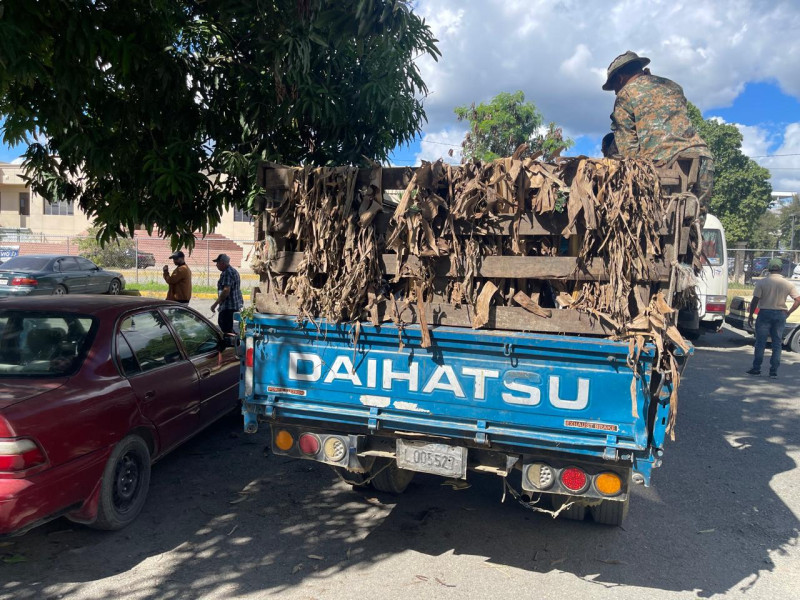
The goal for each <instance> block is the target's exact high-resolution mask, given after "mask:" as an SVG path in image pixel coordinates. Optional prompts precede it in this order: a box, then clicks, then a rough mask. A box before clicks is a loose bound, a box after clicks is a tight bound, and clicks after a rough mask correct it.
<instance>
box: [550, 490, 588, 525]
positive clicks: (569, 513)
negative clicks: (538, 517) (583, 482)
mask: <svg viewBox="0 0 800 600" xmlns="http://www.w3.org/2000/svg"><path fill="white" fill-rule="evenodd" d="M551 502H552V505H553V510H558V509H559V508H561V507H562V506H564V505H565V504H567V503H569V502H572V504H571V505H570V506H569V507H567V508H565V509H564V510H562V511H561V512H560V513H558V516H559V518H564V519H569V520H570V521H583V520H584V519H585V518H586V506H585V505H583V504H579V502H580V498H575V497H573V496H562V495H561V494H554V495H553V497H552V498H551Z"/></svg>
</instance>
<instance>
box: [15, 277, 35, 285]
mask: <svg viewBox="0 0 800 600" xmlns="http://www.w3.org/2000/svg"><path fill="white" fill-rule="evenodd" d="M38 284H39V282H38V281H36V280H35V279H32V278H30V277H12V278H11V282H10V283H9V285H38Z"/></svg>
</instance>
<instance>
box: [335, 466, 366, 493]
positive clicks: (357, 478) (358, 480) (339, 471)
mask: <svg viewBox="0 0 800 600" xmlns="http://www.w3.org/2000/svg"><path fill="white" fill-rule="evenodd" d="M331 468H332V469H333V471H334V472H335V473H336V475H338V476H339V479H341V480H342V481H343V482H344V483H347V484H350V485H352V486H353V487H358V488H360V487H367V486H368V485H369V482H368V481H367V479H368V478H369V474H368V473H356V472H355V471H348V470H347V469H344V468H342V467H331Z"/></svg>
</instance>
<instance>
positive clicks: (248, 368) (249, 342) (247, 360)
mask: <svg viewBox="0 0 800 600" xmlns="http://www.w3.org/2000/svg"><path fill="white" fill-rule="evenodd" d="M254 353H255V351H254V350H253V337H252V336H248V337H247V339H245V342H244V367H245V368H244V395H245V397H249V396H252V395H253V358H254V357H253V355H254Z"/></svg>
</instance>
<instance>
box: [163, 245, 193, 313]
mask: <svg viewBox="0 0 800 600" xmlns="http://www.w3.org/2000/svg"><path fill="white" fill-rule="evenodd" d="M170 258H171V259H172V262H173V264H174V265H175V270H174V271H172V275H170V273H169V267H168V266H167V265H164V281H166V282H167V285H168V286H169V289H168V290H167V300H174V301H175V302H181V303H183V304H189V300H191V299H192V271H191V270H190V269H189V266H188V265H187V264H186V256H185V255H184V254H183V252H181V251H180V250H178V251H177V252H174V253H172V254H171V255H170Z"/></svg>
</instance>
